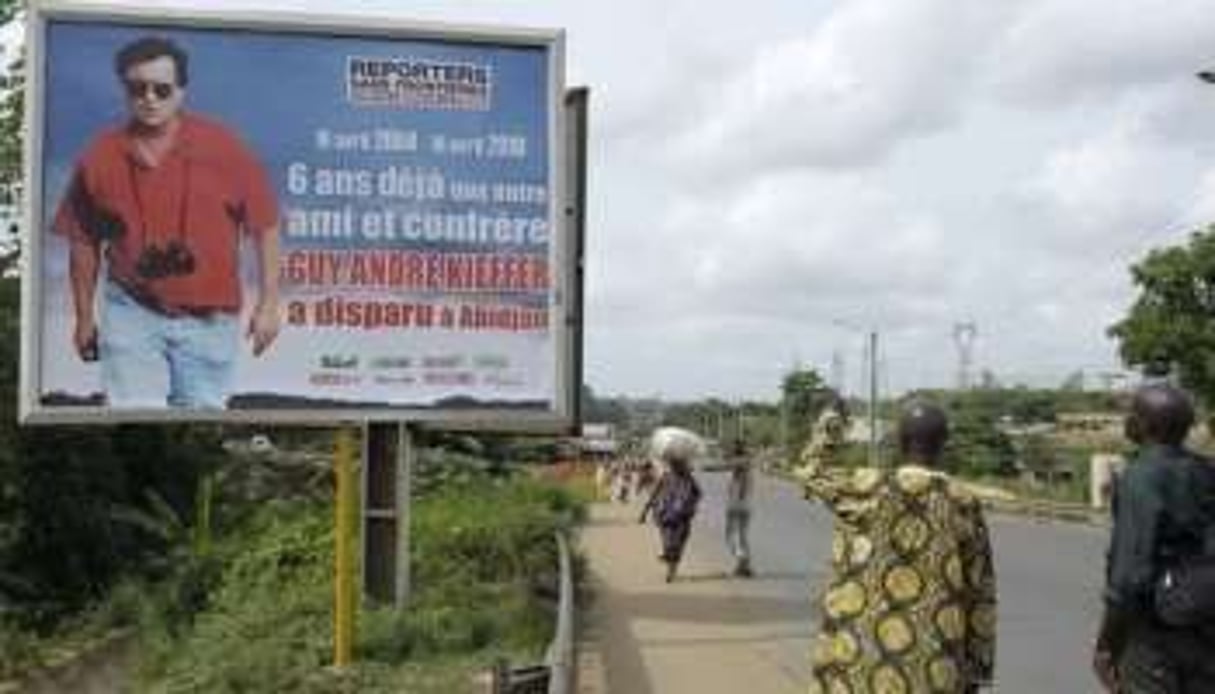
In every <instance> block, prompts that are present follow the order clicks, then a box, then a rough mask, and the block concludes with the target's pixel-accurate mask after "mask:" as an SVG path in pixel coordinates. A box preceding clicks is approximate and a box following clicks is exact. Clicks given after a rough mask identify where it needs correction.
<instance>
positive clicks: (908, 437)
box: [899, 401, 949, 465]
mask: <svg viewBox="0 0 1215 694" xmlns="http://www.w3.org/2000/svg"><path fill="white" fill-rule="evenodd" d="M947 439H949V420H948V419H947V418H946V417H945V411H944V410H942V409H941V408H940V407H938V406H936V405H933V404H932V403H928V402H923V401H915V402H912V403H911V404H910V405H908V406H907V407H905V408H904V409H903V414H902V416H901V417H899V452H900V453H901V454H902V456H903V458H905V459H911V460H914V461H916V462H920V463H928V464H932V465H936V464H938V461H939V459H940V457H941V452H942V451H944V450H945V441H946V440H947Z"/></svg>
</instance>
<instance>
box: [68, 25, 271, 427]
mask: <svg viewBox="0 0 1215 694" xmlns="http://www.w3.org/2000/svg"><path fill="white" fill-rule="evenodd" d="M114 70H115V73H116V76H117V78H118V87H119V88H120V89H121V94H122V95H123V98H124V99H125V103H126V107H127V111H128V115H129V118H128V119H127V121H126V122H125V123H121V124H118V125H111V126H108V127H107V128H106V129H105V130H103V131H102V132H100V133H99V134H97V135H96V136H94V138H93V139H92V141H91V142H90V143H89V144H88V146H87V147H86V148H85V150H84V151H83V153H82V154H80V155H79V157H78V158H77V160H76V163H75V168H74V171H73V173H72V178H71V183H70V185H69V186H68V189H67V192H66V193H65V195H64V196H63V198H62V199H61V200H60V201H59V202H58V206H57V209H56V212H55V214H54V219H53V222H52V224H51V231H52V232H53V233H55V234H58V235H60V236H62V237H64V238H65V239H66V240H67V242H68V246H69V262H68V277H69V281H70V295H71V300H72V308H73V311H74V328H73V330H72V347H73V348H74V350H75V353H76V354H77V355H78V356H79V358H80V359H81V360H83V361H85V362H90V361H98V362H99V363H100V366H101V381H102V390H103V391H104V397H105V399H106V403H107V404H108V405H109V406H111V407H153V408H159V407H164V406H165V405H166V404H167V405H169V406H171V407H182V408H194V409H222V408H224V407H226V405H227V398H228V396H229V393H230V391H231V387H232V381H233V375H234V373H235V364H236V358H237V352H238V350H239V349H240V348H241V346H240V342H241V327H242V326H241V325H240V315H241V310H242V304H243V302H244V300H245V297H242V291H241V280H240V272H239V268H240V257H239V256H240V252H241V240H242V237H248V238H249V239H251V241H252V244H251V245H252V247H253V248H254V249H255V251H256V255H257V260H256V268H257V284H256V296H254V297H248V299H249V300H250V301H251V303H250V304H249V305H250V306H252V307H253V308H252V311H251V312H250V314H249V315H250V317H249V320H248V323H247V325H245V326H244V337H245V338H246V339H247V340H248V342H249V343H250V346H251V350H252V353H253V354H254V355H255V356H259V355H261V354H263V353H265V352H266V350H267V349H269V347H270V346H271V345H272V343H273V342H274V340H275V338H276V337H277V335H278V332H279V328H280V310H279V289H278V262H279V216H280V214H279V203H278V199H277V195H276V193H275V189H274V186H273V185H272V183H271V181H270V177H269V176H268V174H267V172H266V169H265V167H264V166H263V165H262V163H261V162H260V161H259V159H258V157H257V156H256V155H255V154H254V153H253V152H252V151H250V149H249V148H248V147H247V146H246V145H245V144H244V143H243V142H242V141H241V138H240V137H239V136H238V135H236V134H235V133H234V132H232V131H231V130H230V129H229V128H228V127H227V126H225V125H223V124H221V123H220V122H218V121H216V120H213V119H211V118H209V117H207V116H204V115H201V114H198V113H195V112H192V111H188V110H186V109H185V107H184V105H185V101H186V95H187V86H188V84H189V57H188V55H187V53H186V52H185V51H184V50H183V49H182V48H181V47H180V46H179V45H177V44H176V43H174V42H173V41H171V40H169V39H166V38H161V37H156V36H144V37H141V38H137V39H135V40H134V41H131V42H129V43H127V44H126V45H124V46H122V47H121V48H120V49H119V50H118V51H117V53H116V54H115V56H114ZM166 371H167V375H168V378H167V380H166V379H165V372H166Z"/></svg>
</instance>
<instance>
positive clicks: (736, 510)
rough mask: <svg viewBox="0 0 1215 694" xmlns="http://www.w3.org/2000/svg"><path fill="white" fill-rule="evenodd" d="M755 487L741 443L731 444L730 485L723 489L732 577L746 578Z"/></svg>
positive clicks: (748, 568)
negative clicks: (732, 568) (732, 559)
mask: <svg viewBox="0 0 1215 694" xmlns="http://www.w3.org/2000/svg"><path fill="white" fill-rule="evenodd" d="M754 487H755V479H754V474H753V473H752V471H751V461H750V460H749V459H748V457H747V451H746V447H745V446H744V445H743V442H742V441H737V442H736V443H735V444H734V450H733V451H732V454H731V461H730V481H729V483H728V484H727V485H726V546H727V547H729V549H730V554H732V555H733V556H734V575H735V576H740V577H743V578H749V577H751V576H752V575H753V573H752V571H751V547H750V543H749V542H748V541H747V531H748V530H749V528H750V526H751V496H752V493H753V491H754Z"/></svg>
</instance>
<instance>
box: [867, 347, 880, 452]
mask: <svg viewBox="0 0 1215 694" xmlns="http://www.w3.org/2000/svg"><path fill="white" fill-rule="evenodd" d="M877 354H878V334H877V330H872V329H871V330H870V331H869V465H870V466H871V467H877V464H878V432H877V407H878V373H877Z"/></svg>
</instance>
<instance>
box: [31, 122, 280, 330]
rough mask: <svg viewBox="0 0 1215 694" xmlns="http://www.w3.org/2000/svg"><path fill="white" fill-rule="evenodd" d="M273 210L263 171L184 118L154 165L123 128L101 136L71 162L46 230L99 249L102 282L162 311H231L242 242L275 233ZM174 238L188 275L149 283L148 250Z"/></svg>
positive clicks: (220, 135)
mask: <svg viewBox="0 0 1215 694" xmlns="http://www.w3.org/2000/svg"><path fill="white" fill-rule="evenodd" d="M278 216H279V213H278V203H277V199H276V196H275V193H274V189H273V187H272V186H271V184H270V180H269V177H268V176H267V174H266V170H265V168H264V167H263V166H262V164H261V163H260V162H259V161H258V160H257V158H256V156H255V155H254V154H253V153H252V152H251V151H250V150H249V149H248V148H247V147H246V146H245V145H244V143H243V142H241V140H240V138H238V137H237V136H236V135H235V134H233V133H232V132H231V131H230V130H229V129H228V128H227V127H226V126H224V125H222V124H221V123H219V122H216V121H214V120H211V119H208V118H205V117H203V116H199V115H196V114H192V113H189V114H183V115H182V116H181V122H180V128H179V130H178V132H177V134H176V140H175V142H174V144H173V145H172V147H171V149H170V150H169V151H168V153H167V154H166V155H165V156H164V157H162V158H161V160H160V162H159V163H158V164H156V165H155V166H150V165H148V164H147V163H146V162H145V161H144V159H143V158H142V157H140V156H139V154H138V153H137V151H136V147H135V142H134V140H133V138H132V135H131V133H130V131H129V129H128V128H127V127H125V126H124V127H115V128H111V129H109V130H106V131H105V132H103V133H101V134H100V135H99V136H98V137H97V138H96V139H94V140H93V142H92V143H91V144H90V145H89V147H88V148H87V149H86V150H85V152H84V154H83V155H82V156H81V158H80V160H79V161H78V162H77V165H76V171H75V174H74V176H73V178H72V183H71V186H70V188H69V190H68V193H67V195H66V196H65V197H64V198H63V201H62V202H61V203H60V204H59V208H58V210H57V212H56V214H55V221H54V225H53V230H54V231H55V232H56V233H58V234H62V235H64V236H66V237H68V238H69V239H70V240H72V241H73V242H90V243H96V242H99V241H105V242H106V260H107V261H108V264H109V276H110V278H111V279H113V280H115V281H117V282H118V283H119V284H120V285H122V286H123V287H125V288H127V290H128V291H130V292H131V293H132V294H134V295H135V296H137V297H140V298H143V299H145V300H148V301H150V302H152V303H154V304H155V305H156V306H158V307H160V308H161V309H162V310H164V311H166V312H168V313H177V312H199V311H211V310H215V311H224V312H238V311H239V310H240V306H241V287H240V277H239V267H240V265H239V250H240V234H241V231H242V230H245V231H246V233H250V234H262V233H266V232H268V231H271V230H273V229H275V228H276V224H277V222H278ZM174 240H178V241H180V242H181V243H183V244H184V245H185V246H186V247H187V248H189V249H190V252H191V253H192V254H193V256H194V271H193V272H192V273H190V274H186V275H179V276H171V277H164V278H160V279H147V278H144V277H141V276H140V275H139V273H138V272H136V269H135V268H136V263H137V262H138V259H139V256H140V254H141V253H143V252H144V251H145V249H146V248H148V247H151V246H154V245H155V246H158V247H160V248H162V249H163V248H165V247H166V246H167V245H168V244H169V243H170V242H172V241H174Z"/></svg>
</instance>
